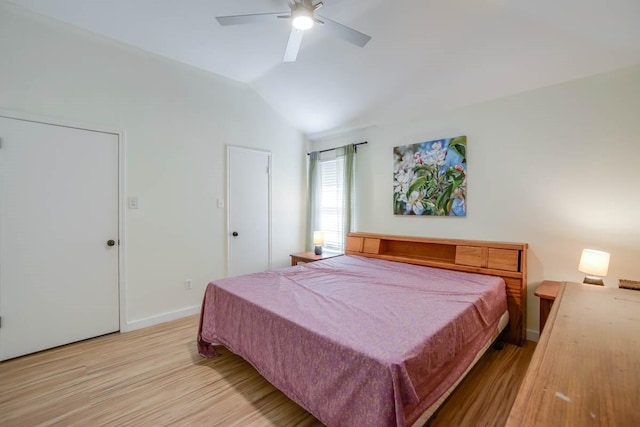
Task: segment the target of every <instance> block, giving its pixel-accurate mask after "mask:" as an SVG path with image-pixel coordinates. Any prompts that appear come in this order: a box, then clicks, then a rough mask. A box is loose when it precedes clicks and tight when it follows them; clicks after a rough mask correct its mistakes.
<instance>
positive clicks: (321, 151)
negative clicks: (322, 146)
mask: <svg viewBox="0 0 640 427" xmlns="http://www.w3.org/2000/svg"><path fill="white" fill-rule="evenodd" d="M367 143H368V142H367V141H364V142H358V143H357V144H352V145H353V146H354V147H357V146H358V145H364V144H367ZM338 148H342V147H333V148H327V149H326V150H320V151H318V153H324V152H326V151H333V150H337V149H338ZM310 154H311V153H307V156H308V155H310Z"/></svg>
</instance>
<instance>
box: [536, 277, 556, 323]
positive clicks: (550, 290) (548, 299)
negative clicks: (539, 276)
mask: <svg viewBox="0 0 640 427" xmlns="http://www.w3.org/2000/svg"><path fill="white" fill-rule="evenodd" d="M560 286H562V282H555V281H552V280H544V281H543V282H542V283H541V284H540V286H538V289H536V291H535V292H534V295H535V296H537V297H540V334H542V329H544V325H545V323H547V318H548V317H549V313H550V312H551V307H552V306H553V302H554V301H555V299H556V296H558V292H559V291H560Z"/></svg>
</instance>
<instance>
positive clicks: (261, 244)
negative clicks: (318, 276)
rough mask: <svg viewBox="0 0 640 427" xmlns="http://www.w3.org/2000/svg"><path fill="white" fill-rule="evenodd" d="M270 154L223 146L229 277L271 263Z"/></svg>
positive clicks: (266, 267) (258, 268) (259, 269)
mask: <svg viewBox="0 0 640 427" xmlns="http://www.w3.org/2000/svg"><path fill="white" fill-rule="evenodd" d="M270 163H271V153H269V152H266V151H260V150H252V149H248V148H240V147H227V206H228V211H227V231H228V232H229V235H228V242H229V246H228V247H229V255H228V256H229V258H228V262H229V268H228V270H229V276H239V275H241V274H248V273H255V272H258V271H264V270H268V269H269V267H270V266H271V195H270V189H271V184H270V177H271V171H270V167H271V165H270Z"/></svg>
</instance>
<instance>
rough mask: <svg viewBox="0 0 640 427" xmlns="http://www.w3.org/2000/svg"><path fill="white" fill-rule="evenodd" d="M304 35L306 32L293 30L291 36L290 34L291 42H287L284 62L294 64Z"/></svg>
mask: <svg viewBox="0 0 640 427" xmlns="http://www.w3.org/2000/svg"><path fill="white" fill-rule="evenodd" d="M303 35H304V31H302V30H298V29H297V28H291V34H289V41H288V42H287V49H286V50H285V51H284V58H282V62H294V61H295V60H296V58H297V57H298V51H299V50H300V45H301V44H302V36H303Z"/></svg>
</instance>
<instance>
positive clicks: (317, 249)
mask: <svg viewBox="0 0 640 427" xmlns="http://www.w3.org/2000/svg"><path fill="white" fill-rule="evenodd" d="M313 253H315V254H316V255H322V246H316V247H315V249H314V250H313Z"/></svg>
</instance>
